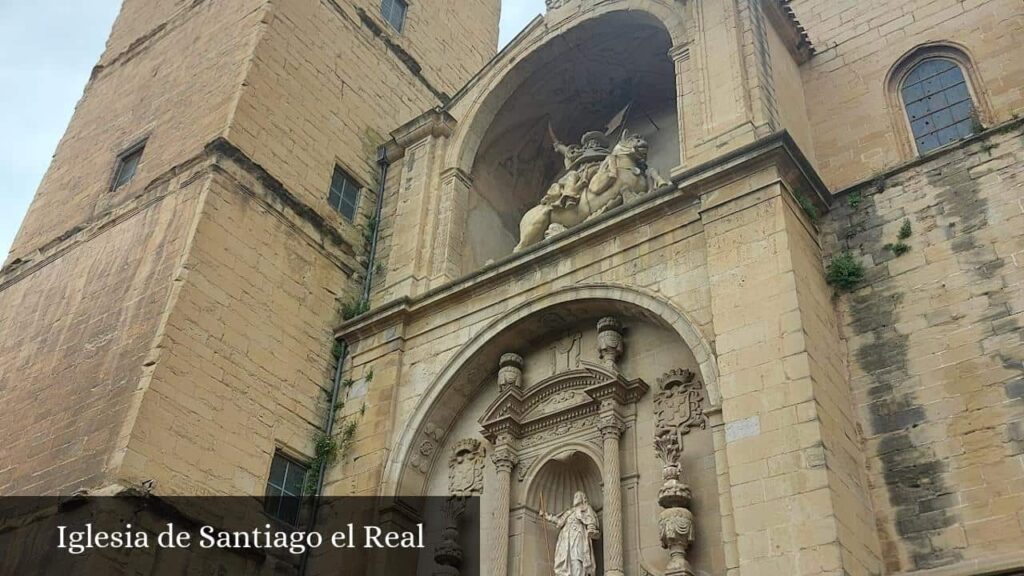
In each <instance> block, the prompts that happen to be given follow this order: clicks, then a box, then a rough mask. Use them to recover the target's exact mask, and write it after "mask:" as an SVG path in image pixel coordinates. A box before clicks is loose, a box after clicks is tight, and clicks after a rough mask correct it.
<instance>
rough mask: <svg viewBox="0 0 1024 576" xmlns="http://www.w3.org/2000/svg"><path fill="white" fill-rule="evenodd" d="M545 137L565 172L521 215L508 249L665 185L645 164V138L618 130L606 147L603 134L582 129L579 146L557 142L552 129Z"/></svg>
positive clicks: (546, 235) (564, 227) (535, 239)
mask: <svg viewBox="0 0 1024 576" xmlns="http://www.w3.org/2000/svg"><path fill="white" fill-rule="evenodd" d="M551 139H552V140H553V141H554V147H555V151H557V152H558V153H560V154H561V155H562V156H563V157H564V161H565V171H564V172H563V173H562V174H561V175H560V176H559V177H558V179H557V180H555V182H554V183H553V184H551V186H550V187H549V188H548V191H547V193H546V194H545V195H544V197H543V198H542V199H541V201H540V204H538V205H537V206H534V207H533V208H531V209H530V210H528V211H527V212H526V214H524V215H523V219H522V220H521V221H520V223H519V244H518V245H517V246H516V247H515V249H514V250H513V251H514V252H519V251H521V250H523V249H525V248H526V247H528V246H531V245H533V244H536V243H537V242H540V241H541V240H543V239H545V238H547V237H549V236H552V235H554V234H558V233H559V232H562V231H564V230H567V229H569V228H572V227H573V226H576V225H578V224H580V223H582V222H584V221H586V220H589V219H591V218H595V217H597V216H600V215H601V214H604V213H605V212H607V211H608V210H611V209H612V208H615V207H617V206H620V205H621V204H622V203H623V202H629V201H631V200H633V199H634V198H636V197H638V196H640V195H642V194H646V193H647V192H650V191H651V190H654V189H655V188H660V187H661V186H664V185H667V184H668V182H667V181H666V180H665V179H664V178H662V177H661V176H660V175H658V173H657V172H656V171H655V170H654V169H653V168H652V167H650V166H648V165H647V152H648V145H647V141H646V140H645V139H644V138H643V137H642V136H640V135H638V134H632V135H628V134H627V133H626V131H625V130H623V131H622V135H621V137H620V138H619V141H618V142H617V143H615V146H614V147H612V148H611V150H610V151H609V149H608V141H607V137H606V136H605V134H604V133H603V132H596V131H595V132H587V133H586V134H584V135H583V137H582V138H581V139H580V144H579V145H576V144H571V145H565V144H562V143H561V142H559V141H558V139H557V138H556V137H555V135H554V133H552V134H551Z"/></svg>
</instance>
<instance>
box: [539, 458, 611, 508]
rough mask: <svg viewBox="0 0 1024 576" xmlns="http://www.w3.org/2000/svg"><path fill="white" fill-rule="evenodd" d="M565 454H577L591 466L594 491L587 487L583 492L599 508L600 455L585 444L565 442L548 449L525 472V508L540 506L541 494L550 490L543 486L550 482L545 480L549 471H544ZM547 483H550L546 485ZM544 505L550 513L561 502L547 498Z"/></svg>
mask: <svg viewBox="0 0 1024 576" xmlns="http://www.w3.org/2000/svg"><path fill="white" fill-rule="evenodd" d="M567 453H572V454H578V455H580V456H581V457H583V458H586V459H587V461H588V463H589V464H590V465H592V466H593V471H595V472H597V474H596V477H595V478H594V479H593V480H594V481H595V485H596V489H594V487H592V486H591V487H588V489H587V490H585V492H586V493H587V497H588V498H590V501H591V503H592V504H596V506H595V508H601V504H602V502H601V490H600V483H601V478H602V474H603V470H602V468H601V460H602V458H601V454H600V453H599V452H598V451H597V450H596V449H595V448H594V447H593V446H591V445H589V444H587V443H586V442H567V443H565V444H562V445H559V446H556V447H552V448H549V449H548V450H547V451H545V452H544V453H542V454H541V455H539V456H538V457H537V461H536V462H533V463H531V465H530V469H529V470H528V471H527V473H526V477H525V478H524V479H523V484H524V485H525V486H526V494H525V495H524V497H523V502H524V503H525V504H526V506H529V507H531V508H537V505H538V504H540V499H541V498H540V495H541V493H542V492H543V491H544V490H546V489H548V493H549V494H550V493H551V490H550V489H549V488H550V487H549V486H547V485H545V484H546V482H545V481H546V480H551V478H546V476H547V475H546V474H545V472H546V471H547V472H550V470H546V468H549V467H550V463H551V462H552V461H555V459H556V458H558V457H559V455H561V454H567ZM549 483H550V482H548V483H547V484H549ZM545 504H546V505H547V506H548V509H549V511H550V510H555V509H556V508H558V507H559V506H561V505H562V504H563V503H562V502H561V501H552V500H551V499H550V498H548V499H547V500H546V501H545Z"/></svg>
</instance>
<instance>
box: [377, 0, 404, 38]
mask: <svg viewBox="0 0 1024 576" xmlns="http://www.w3.org/2000/svg"><path fill="white" fill-rule="evenodd" d="M408 9H409V5H408V4H407V3H406V2H404V0H382V1H381V3H380V15H381V16H383V17H384V19H385V20H387V21H388V24H391V27H392V28H394V29H395V30H398V31H399V32H401V31H402V26H403V25H404V24H405V12H406V11H407V10H408Z"/></svg>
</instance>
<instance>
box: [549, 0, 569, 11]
mask: <svg viewBox="0 0 1024 576" xmlns="http://www.w3.org/2000/svg"><path fill="white" fill-rule="evenodd" d="M566 1H567V0H544V5H545V6H547V8H548V10H552V9H554V8H561V7H562V6H564V5H565V3H566Z"/></svg>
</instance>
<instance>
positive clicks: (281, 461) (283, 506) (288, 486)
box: [263, 453, 309, 526]
mask: <svg viewBox="0 0 1024 576" xmlns="http://www.w3.org/2000/svg"><path fill="white" fill-rule="evenodd" d="M308 471H309V468H307V467H306V466H303V465H302V464H299V463H298V462H296V461H295V460H292V459H291V458H288V457H286V456H283V455H281V454H280V453H275V454H274V460H273V462H272V463H271V464H270V477H269V478H267V492H266V496H265V498H264V500H263V509H264V510H265V511H266V512H267V514H270V515H271V516H273V517H274V518H277V519H278V520H280V521H282V522H284V523H286V524H290V525H293V526H294V525H295V523H296V522H297V521H298V519H299V510H300V509H301V507H302V488H303V486H305V484H306V473H307V472H308Z"/></svg>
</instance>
